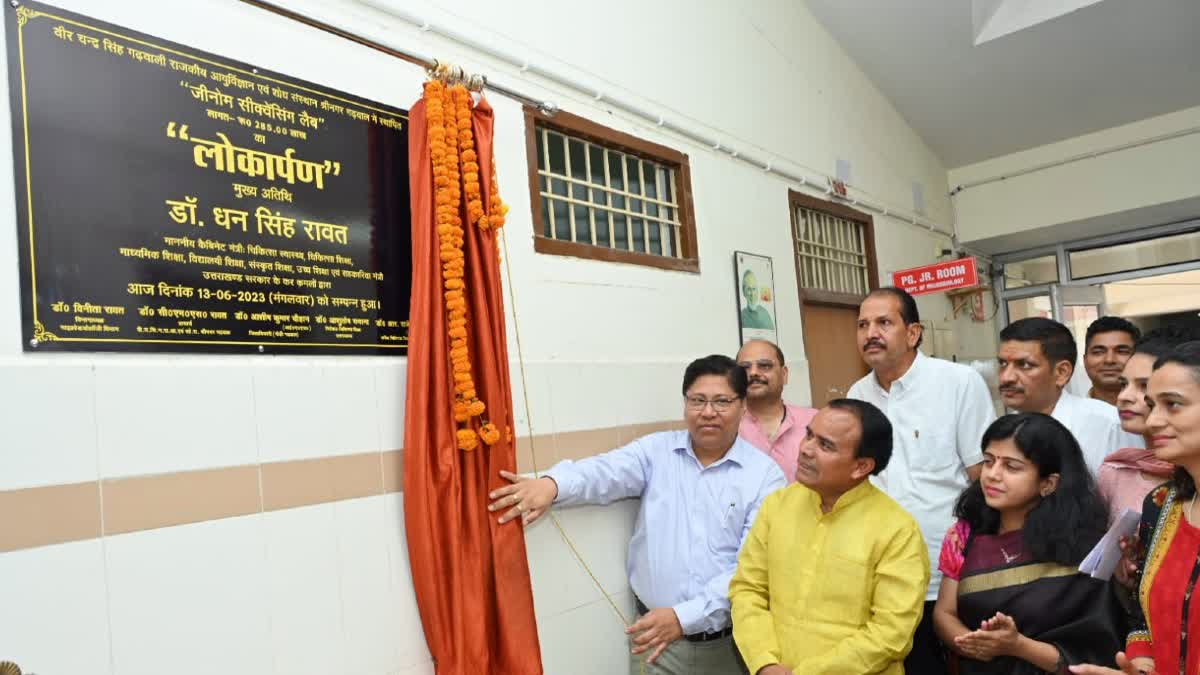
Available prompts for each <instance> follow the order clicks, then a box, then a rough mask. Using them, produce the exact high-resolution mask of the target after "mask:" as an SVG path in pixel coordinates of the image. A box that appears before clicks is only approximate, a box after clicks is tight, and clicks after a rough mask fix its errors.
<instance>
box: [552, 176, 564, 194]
mask: <svg viewBox="0 0 1200 675" xmlns="http://www.w3.org/2000/svg"><path fill="white" fill-rule="evenodd" d="M550 192H553V193H554V194H556V195H560V196H562V197H566V196H567V181H565V180H563V179H561V178H551V179H550Z"/></svg>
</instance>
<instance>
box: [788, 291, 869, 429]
mask: <svg viewBox="0 0 1200 675" xmlns="http://www.w3.org/2000/svg"><path fill="white" fill-rule="evenodd" d="M801 321H802V322H803V326H804V352H805V356H806V357H807V359H808V379H809V384H810V386H811V387H812V389H811V391H812V405H813V407H816V408H820V407H821V406H824V405H825V404H826V403H828V402H829V401H831V400H833V399H835V398H844V397H845V396H846V392H847V391H849V390H850V385H852V384H854V382H855V381H856V380H858V379H859V378H860V377H862V376H863V375H866V374H867V365H866V364H865V363H863V360H862V356H861V355H860V353H859V351H858V337H857V335H856V325H857V323H858V308H857V307H832V306H828V305H815V304H809V303H804V304H803V305H802V306H801Z"/></svg>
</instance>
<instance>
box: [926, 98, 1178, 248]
mask: <svg viewBox="0 0 1200 675" xmlns="http://www.w3.org/2000/svg"><path fill="white" fill-rule="evenodd" d="M1195 128H1200V107H1198V108H1189V109H1186V110H1180V111H1177V112H1173V113H1170V114H1167V115H1161V116H1159V117H1152V118H1149V119H1145V120H1141V121H1138V122H1134V123H1131V124H1126V125H1122V126H1119V127H1113V128H1111V129H1106V130H1104V131H1098V132H1095V133H1091V134H1086V135H1084V136H1078V137H1076V138H1071V139H1068V140H1065V141H1060V142H1058V143H1051V144H1049V145H1043V146H1039V147H1036V148H1032V149H1029V150H1025V151H1022V152H1017V153H1013V154H1011V155H1005V156H1003V157H997V158H995V159H990V160H987V161H984V162H979V163H977V164H972V165H969V166H963V167H958V168H956V169H952V170H951V171H950V172H949V179H950V185H951V186H957V185H962V184H966V183H970V182H971V181H975V180H981V179H985V178H990V177H993V176H1000V175H1005V174H1012V173H1015V172H1020V171H1022V170H1025V169H1027V168H1030V167H1035V166H1039V165H1042V164H1045V163H1050V162H1057V161H1060V160H1063V159H1067V158H1071V157H1076V156H1080V155H1085V154H1087V153H1091V152H1096V151H1098V150H1102V149H1105V148H1113V147H1117V146H1121V145H1124V144H1127V143H1134V142H1137V141H1141V140H1144V139H1152V138H1156V137H1160V136H1164V135H1168V134H1174V133H1177V132H1181V131H1184V130H1187V129H1195ZM1197 176H1200V133H1192V134H1189V135H1185V136H1180V137H1178V138H1173V139H1170V140H1163V141H1159V142H1155V143H1150V144H1147V145H1142V146H1140V147H1134V148H1129V149H1126V150H1121V151H1118V152H1113V153H1110V154H1104V155H1100V156H1097V157H1092V158H1089V159H1083V160H1080V161H1076V162H1071V163H1069V164H1063V165H1061V166H1057V167H1054V168H1049V169H1045V170H1042V171H1036V172H1033V173H1028V174H1025V175H1021V176H1014V177H1012V178H1008V179H1006V180H1003V181H996V182H992V183H988V184H985V185H981V186H978V187H972V188H968V189H966V190H964V191H963V192H961V193H959V195H958V196H957V197H956V206H957V211H958V232H959V236H960V238H961V239H962V240H963V242H964V243H967V244H972V245H984V246H986V247H987V248H988V249H989V250H990V251H991V252H1004V251H1007V250H1019V249H1022V248H1029V247H1032V246H1035V245H1040V244H1045V243H1055V242H1057V241H1062V240H1063V239H1066V238H1081V237H1085V236H1092V235H1098V234H1106V233H1109V232H1120V231H1125V230H1130V229H1134V228H1137V227H1145V226H1149V225H1159V224H1162V223H1165V222H1174V221H1180V220H1187V219H1189V218H1194V217H1195V216H1196V214H1198V213H1200V181H1197V180H1196V178H1197Z"/></svg>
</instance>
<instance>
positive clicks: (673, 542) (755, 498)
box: [488, 354, 787, 675]
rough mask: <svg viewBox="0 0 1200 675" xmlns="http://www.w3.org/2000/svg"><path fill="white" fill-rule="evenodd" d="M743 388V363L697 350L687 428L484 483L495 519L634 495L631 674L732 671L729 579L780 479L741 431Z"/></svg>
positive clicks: (686, 393) (687, 377)
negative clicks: (533, 474)
mask: <svg viewBox="0 0 1200 675" xmlns="http://www.w3.org/2000/svg"><path fill="white" fill-rule="evenodd" d="M745 397H746V371H745V370H743V369H742V368H741V367H739V366H738V364H737V362H735V361H734V360H733V359H731V358H729V357H728V356H722V355H719V354H714V355H712V356H706V357H704V358H701V359H696V360H695V361H693V362H692V363H691V364H690V365H688V367H687V370H685V371H684V374H683V414H684V420H685V421H686V422H687V429H686V430H683V431H664V432H660V433H656V434H650V435H649V436H643V437H642V438H639V439H637V440H635V441H633V442H632V443H630V444H628V445H626V446H624V447H621V448H617V449H616V450H612V451H610V452H606V453H604V454H602V455H596V456H594V457H588V458H586V459H581V460H579V461H570V460H564V461H561V462H559V463H558V464H555V465H554V466H553V467H552V468H551V469H550V470H549V471H547V472H546V473H545V475H544V476H542V477H541V478H525V477H522V476H517V475H515V474H511V473H509V472H507V471H501V472H500V475H501V476H502V477H504V478H505V479H506V480H508V481H510V482H511V483H512V485H506V486H504V487H501V488H498V489H496V490H493V491H492V492H491V493H489V495H488V497H489V498H490V499H491V500H492V502H491V504H490V505H489V506H488V510H489V511H492V512H500V513H502V515H501V516H500V519H499V520H500V522H501V523H506V522H509V521H512V520H517V519H520V520H521V522H522V523H524V524H525V525H529V524H530V523H532V522H534V521H535V520H537V519H538V518H540V517H541V516H542V515H544V514H545V513H546V510H547V509H549V508H550V506H551V504H556V505H559V506H570V505H573V504H608V503H611V502H614V501H616V500H618V499H628V498H630V497H640V498H641V505H640V507H639V511H638V518H637V524H636V525H634V528H633V538H632V539H631V540H630V541H629V551H628V558H627V560H626V563H625V569H626V572H627V573H628V575H629V586H630V588H631V589H632V591H633V594H634V606H635V607H636V609H637V613H638V618H637V620H636V621H634V623H633V625H631V626H629V628H627V629H626V631H625V632H626V633H627V634H629V635H630V642H631V646H632V657H631V662H630V669H629V672H630V673H631V675H641V674H642V673H655V674H661V675H725V674H726V673H737V672H740V669H741V666H740V665H739V664H738V659H737V653H736V649H735V647H734V646H733V638H732V634H733V629H732V627H731V626H730V620H729V579H730V577H732V576H733V571H734V568H735V567H736V566H737V555H738V550H739V549H740V548H741V546H742V541H743V540H744V539H745V537H746V533H747V532H749V531H750V526H751V525H753V524H754V517H755V515H756V514H757V513H758V508H759V506H760V505H761V504H762V501H763V499H764V498H765V497H766V496H767V495H769V494H771V493H772V492H774V491H775V490H777V489H779V488H781V487H783V486H785V485H786V484H787V483H786V481H785V480H784V478H783V472H782V471H780V470H779V467H778V466H776V465H775V462H772V461H771V460H770V458H768V457H767V456H766V455H764V454H763V453H761V452H759V451H758V450H756V449H754V447H753V446H751V445H749V444H747V443H746V442H745V441H743V440H742V439H740V438H738V423H739V422H740V421H741V419H742V409H743V403H742V400H743V399H744V398H745ZM646 664H652V665H653V667H650V666H648V665H646Z"/></svg>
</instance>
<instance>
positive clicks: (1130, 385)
mask: <svg viewBox="0 0 1200 675" xmlns="http://www.w3.org/2000/svg"><path fill="white" fill-rule="evenodd" d="M1185 341H1186V340H1184V339H1182V338H1181V337H1178V336H1176V335H1173V334H1167V333H1159V332H1153V333H1150V334H1148V335H1146V336H1145V337H1143V338H1142V339H1141V340H1138V342H1137V344H1136V345H1135V346H1134V352H1133V356H1131V357H1129V360H1128V361H1126V362H1125V368H1124V370H1122V371H1121V393H1120V394H1118V395H1117V410H1118V411H1119V413H1120V415H1121V428H1122V429H1124V430H1125V431H1127V432H1129V433H1131V434H1136V435H1138V436H1142V437H1143V438H1144V437H1145V435H1146V417H1147V416H1148V415H1149V414H1150V406H1149V404H1148V403H1147V402H1146V383H1147V382H1149V380H1150V374H1151V373H1152V372H1153V371H1154V361H1155V360H1156V359H1158V358H1160V357H1162V356H1163V355H1165V354H1166V353H1167V352H1169V351H1171V350H1172V349H1173V348H1175V347H1177V346H1178V345H1180V344H1182V343H1183V342H1185ZM1174 469H1175V466H1174V465H1173V464H1171V463H1170V462H1166V461H1163V460H1161V459H1158V458H1157V457H1155V456H1154V451H1153V450H1152V449H1151V448H1150V444H1149V442H1147V443H1146V447H1144V448H1122V449H1121V450H1117V451H1116V452H1114V453H1112V454H1111V455H1109V456H1108V457H1105V458H1104V463H1103V464H1101V465H1100V474H1099V476H1098V477H1097V479H1096V481H1097V483H1099V485H1100V495H1101V496H1102V497H1104V499H1105V500H1106V501H1107V502H1108V519H1109V522H1110V523H1113V522H1116V520H1117V518H1118V517H1119V516H1120V515H1121V512H1122V511H1124V510H1125V509H1129V510H1131V511H1138V512H1140V511H1141V510H1142V500H1143V499H1145V498H1146V495H1147V494H1149V492H1150V491H1151V490H1153V489H1154V488H1155V487H1158V486H1159V485H1162V484H1163V483H1165V482H1167V480H1168V479H1169V478H1170V477H1171V472H1172V471H1173V470H1174Z"/></svg>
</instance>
